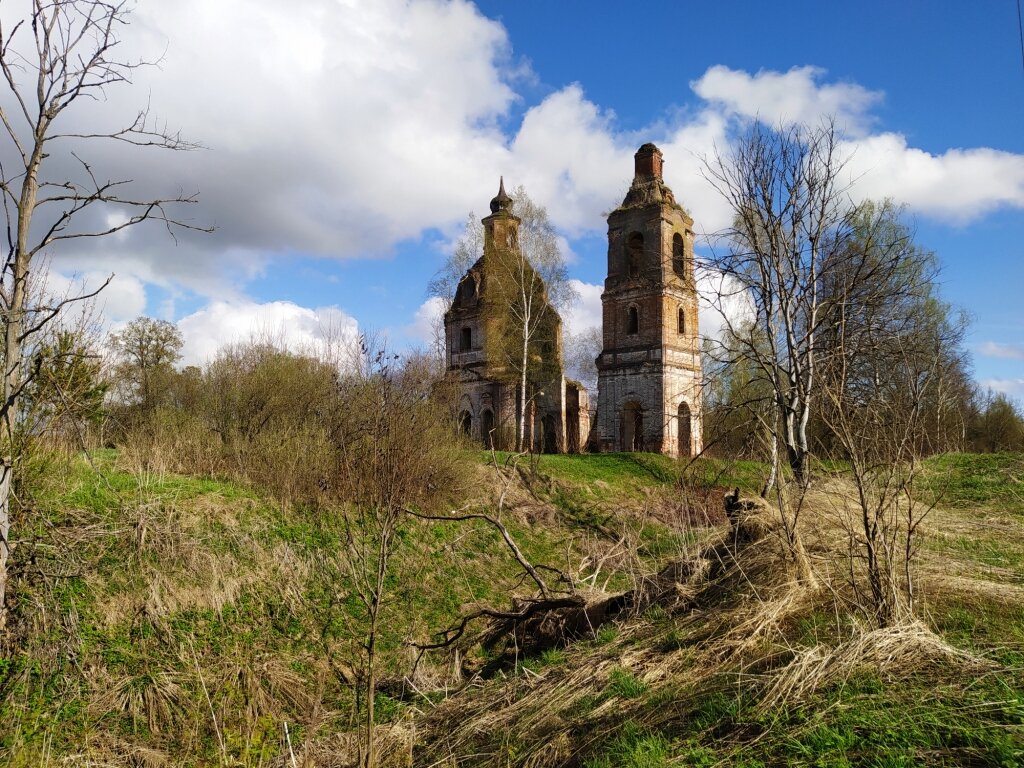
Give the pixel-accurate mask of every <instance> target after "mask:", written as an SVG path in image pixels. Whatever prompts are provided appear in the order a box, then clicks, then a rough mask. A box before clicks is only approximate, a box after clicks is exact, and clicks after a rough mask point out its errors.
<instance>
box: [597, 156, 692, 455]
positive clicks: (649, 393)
mask: <svg viewBox="0 0 1024 768" xmlns="http://www.w3.org/2000/svg"><path fill="white" fill-rule="evenodd" d="M634 160H635V174H634V176H633V183H632V185H631V186H630V188H629V192H628V193H627V194H626V197H625V199H624V200H623V201H622V205H620V206H619V207H618V208H616V209H615V210H614V211H612V213H611V214H610V215H609V216H608V277H607V279H606V280H605V283H604V293H603V294H602V296H601V303H602V308H603V343H602V351H601V354H600V355H599V356H598V358H597V369H598V406H597V419H598V424H597V432H598V440H599V441H600V448H601V450H604V451H653V452H658V453H665V454H668V455H670V456H679V455H683V456H688V455H694V454H696V453H698V452H699V451H700V450H701V449H702V447H703V443H702V437H701V412H700V405H701V401H700V386H701V363H700V346H699V341H698V328H697V289H696V282H695V279H694V266H693V219H692V218H690V215H689V214H688V213H687V212H686V211H685V210H683V208H682V206H680V205H679V204H678V203H677V202H676V200H675V197H674V195H673V194H672V190H670V189H669V188H668V187H667V186H666V185H665V182H664V181H663V179H662V166H663V159H662V154H661V150H659V149H658V148H657V147H656V146H654V145H653V144H644V145H643V146H642V147H640V149H639V150H637V152H636V155H635V156H634Z"/></svg>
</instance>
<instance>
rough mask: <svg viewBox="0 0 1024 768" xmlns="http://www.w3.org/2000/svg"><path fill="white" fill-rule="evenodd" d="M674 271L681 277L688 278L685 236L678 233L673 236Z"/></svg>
mask: <svg viewBox="0 0 1024 768" xmlns="http://www.w3.org/2000/svg"><path fill="white" fill-rule="evenodd" d="M672 269H673V270H675V273H676V274H677V275H679V276H680V277H686V249H685V248H684V247H683V236H682V235H680V234H679V233H678V232H676V233H675V234H674V235H672Z"/></svg>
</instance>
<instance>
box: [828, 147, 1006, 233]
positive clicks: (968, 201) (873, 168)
mask: <svg viewBox="0 0 1024 768" xmlns="http://www.w3.org/2000/svg"><path fill="white" fill-rule="evenodd" d="M846 149H847V151H848V154H849V157H850V160H849V163H848V166H847V171H848V172H849V177H850V179H851V181H852V185H853V192H854V193H855V194H856V195H857V196H858V197H867V198H875V199H882V198H885V197H892V198H894V199H895V200H897V201H899V202H902V203H906V204H907V205H909V206H910V207H911V208H912V209H913V210H914V211H917V212H919V213H922V214H924V215H927V216H931V217H934V218H944V219H948V220H951V221H953V222H956V223H965V222H967V221H970V220H973V219H976V218H979V217H980V216H983V215H984V214H986V213H989V212H990V211H992V210H995V209H996V208H999V207H1017V208H1021V207H1024V155H1015V154H1013V153H1010V152H1001V151H998V150H995V149H988V148H978V149H950V150H947V151H946V152H943V153H942V154H939V155H933V154H930V153H928V152H925V151H924V150H921V149H916V148H914V147H910V146H908V145H907V140H906V137H904V136H901V135H899V134H895V133H883V134H879V135H876V136H869V137H866V138H862V139H860V140H858V141H855V142H850V143H848V144H847V145H846Z"/></svg>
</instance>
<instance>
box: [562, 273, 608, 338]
mask: <svg viewBox="0 0 1024 768" xmlns="http://www.w3.org/2000/svg"><path fill="white" fill-rule="evenodd" d="M569 284H570V285H571V286H572V288H573V290H575V291H576V293H577V294H579V300H578V301H576V302H574V303H573V304H572V306H570V307H569V308H568V309H566V310H564V311H563V312H562V325H563V329H564V331H565V333H566V334H571V335H578V334H580V333H582V332H583V331H585V330H587V329H588V328H600V327H601V294H602V293H604V286H602V285H593V284H591V283H584V282H583V281H582V280H570V281H569Z"/></svg>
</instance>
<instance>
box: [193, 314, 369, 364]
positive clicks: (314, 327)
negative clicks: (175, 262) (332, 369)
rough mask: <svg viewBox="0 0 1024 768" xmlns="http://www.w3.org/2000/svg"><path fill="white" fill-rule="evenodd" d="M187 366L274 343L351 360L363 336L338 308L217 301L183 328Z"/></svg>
mask: <svg viewBox="0 0 1024 768" xmlns="http://www.w3.org/2000/svg"><path fill="white" fill-rule="evenodd" d="M178 328H179V329H181V335H182V337H183V338H184V341H185V346H184V349H183V350H182V364H183V365H203V364H205V363H208V362H209V361H210V360H212V359H213V358H214V357H215V356H216V354H217V352H218V350H220V349H221V348H222V347H224V346H226V345H228V344H237V343H240V342H246V341H250V340H253V339H258V340H264V339H265V340H268V341H271V342H273V343H274V344H275V345H277V346H280V347H282V348H284V349H288V350H291V351H293V352H302V353H308V354H314V355H318V356H321V357H323V358H325V359H330V360H345V359H347V356H348V355H349V353H351V351H352V349H353V342H354V341H355V340H356V338H357V337H358V334H359V327H358V324H357V323H356V321H355V320H354V319H353V318H352V317H351V316H349V315H348V314H346V313H345V312H344V311H342V310H341V309H339V308H338V307H321V308H319V309H309V308H308V307H300V306H299V305H298V304H293V303H292V302H290V301H272V302H268V303H266V304H257V303H255V302H226V301H215V302H211V303H210V304H208V305H207V306H206V307H204V308H203V309H200V310H199V311H197V312H193V313H192V314H191V315H188V316H187V317H184V318H182V319H181V320H180V321H179V322H178Z"/></svg>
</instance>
